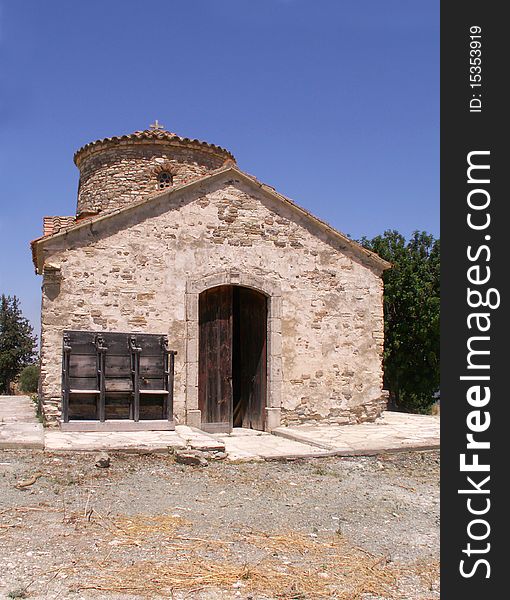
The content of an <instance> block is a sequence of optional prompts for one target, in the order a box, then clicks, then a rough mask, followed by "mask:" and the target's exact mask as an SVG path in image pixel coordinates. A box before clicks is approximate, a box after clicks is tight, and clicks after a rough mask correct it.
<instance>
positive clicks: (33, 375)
mask: <svg viewBox="0 0 510 600" xmlns="http://www.w3.org/2000/svg"><path fill="white" fill-rule="evenodd" d="M38 384H39V366H38V365H28V366H27V367H25V368H24V369H23V371H21V374H20V376H19V389H20V390H21V391H22V392H25V393H26V394H35V393H36V392H37V386H38Z"/></svg>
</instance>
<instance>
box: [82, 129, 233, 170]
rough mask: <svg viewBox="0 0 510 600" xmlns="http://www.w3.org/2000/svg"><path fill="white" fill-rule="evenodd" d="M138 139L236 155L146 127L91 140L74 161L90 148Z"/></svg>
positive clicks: (228, 155)
mask: <svg viewBox="0 0 510 600" xmlns="http://www.w3.org/2000/svg"><path fill="white" fill-rule="evenodd" d="M138 140H140V141H143V140H147V141H150V140H166V141H171V142H178V143H180V144H183V145H185V146H187V145H190V144H191V145H194V146H201V147H203V148H210V149H211V150H214V151H216V152H219V153H220V154H224V155H225V156H226V157H228V158H230V159H232V160H234V161H235V158H234V155H233V154H232V153H231V152H229V151H228V150H226V149H225V148H222V147H221V146H217V145H216V144H210V143H209V142H203V141H201V140H197V139H192V138H187V137H181V136H180V135H177V134H176V133H172V132H171V131H166V130H164V129H145V130H143V131H135V132H133V133H129V134H127V135H121V136H113V137H107V138H103V139H101V140H96V141H95V142H90V143H88V144H85V146H82V147H81V148H80V149H79V150H77V151H76V152H75V154H74V162H75V163H76V164H78V161H79V159H80V156H81V155H82V154H84V153H86V152H88V151H90V150H95V149H96V148H100V147H101V146H111V145H117V144H121V143H123V142H127V143H129V142H136V141H138Z"/></svg>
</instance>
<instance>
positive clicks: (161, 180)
mask: <svg viewBox="0 0 510 600" xmlns="http://www.w3.org/2000/svg"><path fill="white" fill-rule="evenodd" d="M171 185H172V176H171V175H170V173H168V172H167V171H163V172H162V173H160V174H159V175H158V188H159V189H160V190H164V189H166V188H169V187H171Z"/></svg>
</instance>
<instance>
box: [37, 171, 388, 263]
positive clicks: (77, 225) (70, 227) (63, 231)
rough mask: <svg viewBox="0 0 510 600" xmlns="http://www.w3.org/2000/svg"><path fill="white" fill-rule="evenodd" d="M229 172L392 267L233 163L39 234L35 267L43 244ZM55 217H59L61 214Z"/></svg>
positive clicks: (365, 257) (368, 259)
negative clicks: (42, 234) (131, 202)
mask: <svg viewBox="0 0 510 600" xmlns="http://www.w3.org/2000/svg"><path fill="white" fill-rule="evenodd" d="M227 174H232V175H233V176H235V177H237V178H238V179H239V180H241V181H244V182H245V183H247V184H248V185H250V186H253V187H256V188H257V189H258V190H261V191H262V192H264V193H265V194H267V195H268V196H270V197H272V198H274V199H275V200H277V201H279V202H281V203H282V204H283V205H285V206H287V207H289V208H290V209H291V210H292V211H294V212H295V213H297V214H299V215H300V216H301V217H302V218H303V219H304V220H305V221H308V222H310V223H311V224H314V225H316V226H317V227H319V228H320V229H321V230H322V231H323V232H324V233H325V234H326V235H328V236H330V237H331V238H333V239H335V240H336V241H337V242H340V243H341V245H342V246H343V247H345V248H346V249H348V250H350V252H352V253H353V254H354V255H355V256H357V257H359V259H360V260H362V261H363V262H365V263H366V264H368V265H370V266H372V267H374V268H375V269H377V270H378V271H384V270H385V269H388V268H390V267H391V263H389V262H387V261H386V260H384V259H382V258H381V257H380V256H378V255H377V254H375V252H371V251H370V250H367V249H366V248H364V247H363V246H361V245H360V244H358V243H357V242H355V241H354V240H351V239H350V238H349V237H347V236H346V235H344V234H343V233H341V232H340V231H338V230H336V229H335V228H334V227H332V226H331V225H329V224H328V223H326V222H325V221H323V220H322V219H319V218H318V217H315V216H314V215H312V214H311V213H310V212H309V211H307V210H306V209H304V208H302V207H301V206H299V205H297V204H296V203H295V202H293V201H292V200H290V199H289V198H287V197H286V196H283V195H282V194H280V193H278V192H277V191H276V190H275V189H274V188H273V187H271V186H269V185H266V184H265V183H262V182H260V181H259V180H258V179H256V178H255V177H253V176H252V175H248V173H245V172H244V171H241V170H240V169H239V168H238V167H237V166H235V165H233V164H230V165H227V166H225V167H222V168H221V169H217V170H216V171H212V172H211V173H209V174H207V175H205V176H204V177H200V178H198V179H195V180H193V181H191V182H189V183H184V184H182V185H178V186H175V187H173V188H171V189H169V190H165V191H164V192H162V193H161V194H156V195H153V196H149V197H147V198H144V199H143V200H140V201H139V202H134V203H133V204H130V205H128V206H123V207H122V208H117V209H115V210H111V211H108V212H103V213H100V214H98V215H95V216H91V217H87V218H86V219H79V220H74V221H71V220H69V221H67V222H66V225H67V226H64V227H61V228H60V229H59V230H57V231H54V232H53V233H51V234H49V235H44V236H42V237H40V238H37V239H35V240H33V241H32V242H31V246H32V259H33V262H34V265H35V268H36V273H39V274H41V273H42V270H43V267H44V264H43V260H44V259H43V256H42V253H41V250H42V249H43V248H44V246H46V245H48V243H49V242H51V241H56V240H59V239H63V238H65V237H67V236H69V235H72V233H73V232H75V231H79V230H81V229H82V228H84V227H91V226H92V225H93V224H95V223H100V222H102V221H105V220H109V219H115V217H116V216H117V215H119V214H126V213H128V212H129V211H133V210H136V209H137V208H139V207H141V206H143V205H146V204H149V203H151V202H154V201H155V200H156V199H158V198H162V197H165V196H168V197H170V196H172V195H174V194H176V193H178V192H179V191H181V190H190V191H191V190H192V189H194V188H197V187H200V186H202V185H203V184H204V183H207V182H211V183H212V182H213V181H215V180H218V179H220V178H222V177H224V176H225V175H227ZM52 218H53V219H56V218H58V217H52ZM60 219H69V217H60Z"/></svg>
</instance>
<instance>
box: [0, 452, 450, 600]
mask: <svg viewBox="0 0 510 600" xmlns="http://www.w3.org/2000/svg"><path fill="white" fill-rule="evenodd" d="M110 456H111V465H110V467H109V468H98V467H96V466H95V457H94V455H93V454H87V453H75V454H66V455H64V454H49V453H43V452H36V451H32V452H31V451H23V452H22V451H9V450H4V451H2V452H1V453H0V564H2V565H3V568H2V569H1V570H0V595H2V597H5V598H33V599H57V598H58V599H61V600H64V599H74V600H78V599H82V598H83V599H98V598H105V599H112V600H113V599H119V600H120V599H123V600H127V599H130V600H131V599H135V598H140V599H146V598H154V599H159V598H169V599H173V600H185V599H186V600H206V599H208V600H231V599H232V600H233V599H236V600H237V599H241V600H262V599H264V600H269V599H271V600H276V599H282V600H316V599H317V600H318V599H321V598H339V599H342V600H356V599H360V600H361V599H363V600H376V599H377V600H379V599H383V598H384V599H402V600H414V599H420V600H432V599H437V598H439V574H438V560H439V453H438V452H436V451H432V452H414V453H412V452H409V453H396V454H389V455H381V456H378V457H364V458H338V457H335V458H322V459H312V460H296V461H286V462H277V461H274V462H253V463H242V464H233V463H227V462H224V461H214V462H210V463H209V465H208V466H207V467H192V466H184V465H180V464H177V463H176V462H175V460H174V457H173V456H172V455H145V456H140V455H129V454H111V455H110ZM37 474H40V476H38V475H37ZM33 480H35V482H34V483H32V484H31V485H27V486H26V487H24V488H21V489H20V488H17V487H16V486H17V485H19V484H20V482H25V483H30V482H31V481H33Z"/></svg>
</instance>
